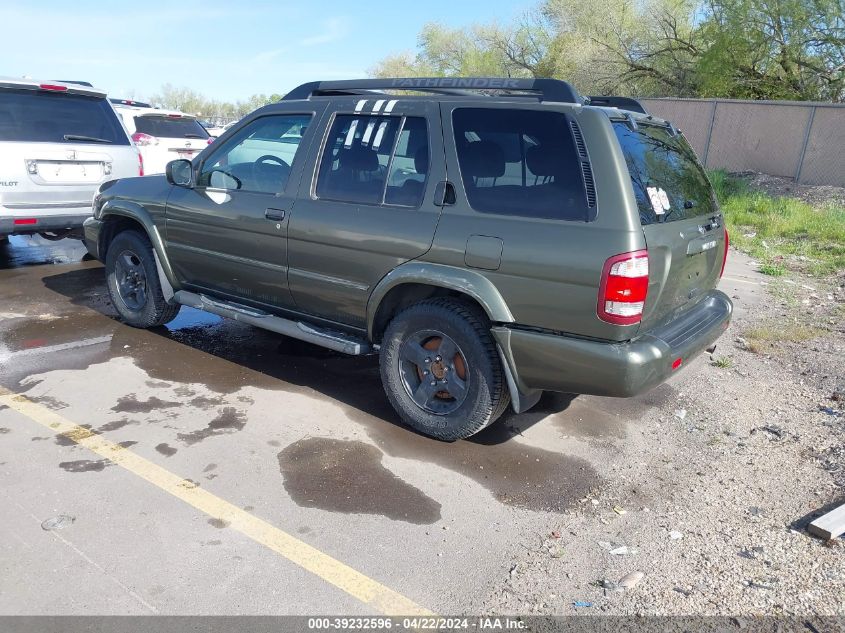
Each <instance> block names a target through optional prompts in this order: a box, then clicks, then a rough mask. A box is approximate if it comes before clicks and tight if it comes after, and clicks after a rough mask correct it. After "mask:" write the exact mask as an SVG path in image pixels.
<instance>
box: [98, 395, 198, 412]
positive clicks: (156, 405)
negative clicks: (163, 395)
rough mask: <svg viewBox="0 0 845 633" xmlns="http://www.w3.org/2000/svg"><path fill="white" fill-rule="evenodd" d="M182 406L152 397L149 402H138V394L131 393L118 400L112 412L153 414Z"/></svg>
mask: <svg viewBox="0 0 845 633" xmlns="http://www.w3.org/2000/svg"><path fill="white" fill-rule="evenodd" d="M181 406H182V403H181V402H173V401H170V400H161V399H160V398H156V397H155V396H152V397H150V398H148V399H147V400H144V401H140V400H138V396H137V395H136V394H134V393H130V394H129V395H126V396H121V397H120V398H118V400H117V404H116V405H114V406H113V407H112V408H111V410H112V411H116V412H118V413H152V412H153V411H157V410H159V409H170V408H173V407H181Z"/></svg>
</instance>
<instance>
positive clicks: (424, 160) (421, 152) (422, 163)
mask: <svg viewBox="0 0 845 633" xmlns="http://www.w3.org/2000/svg"><path fill="white" fill-rule="evenodd" d="M414 169H415V170H416V171H417V173H418V174H427V173H428V148H427V147H421V148H419V149H418V150H417V153H416V154H414Z"/></svg>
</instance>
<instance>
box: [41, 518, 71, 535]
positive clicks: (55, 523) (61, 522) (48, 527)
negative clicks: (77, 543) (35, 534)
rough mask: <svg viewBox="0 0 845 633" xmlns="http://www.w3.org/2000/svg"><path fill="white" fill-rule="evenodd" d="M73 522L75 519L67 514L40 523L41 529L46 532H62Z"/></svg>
mask: <svg viewBox="0 0 845 633" xmlns="http://www.w3.org/2000/svg"><path fill="white" fill-rule="evenodd" d="M74 521H76V517H73V516H70V515H69V514H60V515H58V516H55V517H50V518H49V519H47V520H45V521H43V522H42V523H41V529H42V530H45V531H47V532H51V531H53V530H62V529H64V528H66V527H68V526H69V525H72V524H73V522H74Z"/></svg>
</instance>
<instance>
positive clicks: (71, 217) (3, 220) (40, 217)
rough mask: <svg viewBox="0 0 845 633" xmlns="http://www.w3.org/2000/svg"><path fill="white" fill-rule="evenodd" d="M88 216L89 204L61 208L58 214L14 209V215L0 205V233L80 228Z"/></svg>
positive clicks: (89, 211) (10, 233)
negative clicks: (61, 210) (65, 208)
mask: <svg viewBox="0 0 845 633" xmlns="http://www.w3.org/2000/svg"><path fill="white" fill-rule="evenodd" d="M90 217H91V206H90V205H89V206H87V207H78V208H70V209H67V210H63V212H62V213H60V214H59V213H50V214H44V213H39V212H38V211H32V212H25V211H24V212H21V211H18V210H17V209H16V210H15V212H14V215H12V214H10V213H8V212H7V211H6V210H5V209H3V208H2V207H0V235H14V234H15V233H39V232H41V231H62V230H64V229H80V228H82V224H83V222H85V220H86V219H88V218H90ZM32 220H34V222H32Z"/></svg>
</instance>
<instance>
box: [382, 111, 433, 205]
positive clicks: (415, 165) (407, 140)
mask: <svg viewBox="0 0 845 633" xmlns="http://www.w3.org/2000/svg"><path fill="white" fill-rule="evenodd" d="M428 153H429V149H428V126H427V125H426V122H425V119H424V118H422V117H408V118H407V119H405V124H404V125H403V126H402V132H400V134H399V142H398V143H397V144H396V151H395V152H394V153H393V160H392V161H391V163H390V174H389V175H388V177H387V191H386V193H385V195H384V203H385V204H396V205H400V206H405V207H418V206H420V204H422V200H423V195H424V194H425V185H426V182H427V181H428V160H429V158H428Z"/></svg>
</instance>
